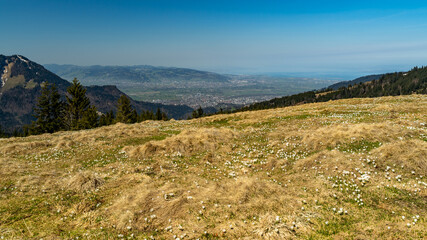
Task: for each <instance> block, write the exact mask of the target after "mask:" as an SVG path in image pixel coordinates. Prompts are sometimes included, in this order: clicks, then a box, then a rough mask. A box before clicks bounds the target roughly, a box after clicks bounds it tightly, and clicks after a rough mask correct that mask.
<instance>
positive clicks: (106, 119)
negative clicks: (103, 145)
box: [99, 110, 115, 126]
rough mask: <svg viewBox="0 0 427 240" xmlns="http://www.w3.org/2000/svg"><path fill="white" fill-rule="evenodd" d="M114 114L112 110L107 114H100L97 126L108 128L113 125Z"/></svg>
mask: <svg viewBox="0 0 427 240" xmlns="http://www.w3.org/2000/svg"><path fill="white" fill-rule="evenodd" d="M114 119H115V117H114V112H113V110H111V111H109V112H107V113H106V114H102V115H101V117H100V118H99V126H108V125H111V124H113V123H114Z"/></svg>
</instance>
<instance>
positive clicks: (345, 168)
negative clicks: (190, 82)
mask: <svg viewBox="0 0 427 240" xmlns="http://www.w3.org/2000/svg"><path fill="white" fill-rule="evenodd" d="M426 156H427V96H426V95H411V96H399V97H382V98H369V99H346V100H339V101H330V102H326V103H316V104H305V105H300V106H294V107H287V108H279V109H271V110H263V111H254V112H242V113H236V114H230V115H216V116H211V117H205V118H201V119H193V120H187V121H168V122H157V121H149V122H143V123H139V124H133V125H125V124H116V125H113V126H107V127H102V128H97V129H93V130H85V131H78V132H59V133H55V134H45V135H40V136H31V137H27V138H10V139H1V140H0V179H1V181H0V238H1V239H40V238H43V239H58V238H64V239H145V238H147V239H151V238H154V239H171V238H180V239H197V238H199V239H216V238H221V239H222V238H224V239H237V238H240V239H330V238H334V239H425V238H427V179H426V178H427V176H426V175H427V157H426Z"/></svg>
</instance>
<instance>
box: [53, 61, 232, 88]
mask: <svg viewBox="0 0 427 240" xmlns="http://www.w3.org/2000/svg"><path fill="white" fill-rule="evenodd" d="M45 67H46V68H47V69H48V70H50V71H52V72H54V73H56V74H58V75H59V76H61V77H63V78H65V79H73V78H77V79H81V80H82V81H84V83H85V84H114V85H123V84H131V83H143V82H154V83H161V82H165V81H166V82H170V81H176V82H201V81H202V82H210V83H212V82H228V81H229V80H230V77H227V76H225V75H221V74H217V73H212V72H206V71H199V70H194V69H188V68H174V67H154V66H148V65H140V66H76V65H57V64H46V65H45Z"/></svg>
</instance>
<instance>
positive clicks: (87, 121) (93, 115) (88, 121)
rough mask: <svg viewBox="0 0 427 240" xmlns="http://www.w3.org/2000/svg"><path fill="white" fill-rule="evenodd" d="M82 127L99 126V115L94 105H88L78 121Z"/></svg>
mask: <svg viewBox="0 0 427 240" xmlns="http://www.w3.org/2000/svg"><path fill="white" fill-rule="evenodd" d="M79 123H80V124H79V125H80V126H81V127H82V128H84V129H90V128H96V127H98V126H99V115H98V111H97V110H96V107H95V106H90V107H89V108H88V109H87V110H86V111H85V112H84V113H83V116H82V118H81V119H80V122H79Z"/></svg>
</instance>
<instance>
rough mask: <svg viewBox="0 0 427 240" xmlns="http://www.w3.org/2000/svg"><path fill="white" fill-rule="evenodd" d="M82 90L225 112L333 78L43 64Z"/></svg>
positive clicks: (310, 86) (141, 67)
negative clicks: (109, 89)
mask: <svg viewBox="0 0 427 240" xmlns="http://www.w3.org/2000/svg"><path fill="white" fill-rule="evenodd" d="M45 67H46V68H47V69H49V70H50V71H52V72H54V73H56V74H58V75H59V76H61V77H62V78H64V79H67V80H72V79H73V78H77V79H79V80H80V81H81V82H82V83H83V84H84V85H116V86H117V87H118V88H119V89H120V90H122V91H124V92H125V93H127V94H128V95H129V96H131V97H132V98H134V99H136V100H142V101H150V102H155V103H163V104H186V105H189V106H191V107H198V106H201V107H204V108H206V107H216V108H229V107H239V106H242V105H247V104H250V103H253V102H258V101H264V100H268V99H271V98H275V97H281V96H285V95H291V94H295V93H299V92H303V91H309V90H313V89H318V88H323V87H326V86H329V85H331V84H333V83H335V82H338V81H339V80H337V79H328V78H314V77H310V78H307V77H292V76H284V75H282V74H258V75H241V74H240V75H237V74H218V73H213V72H207V71H200V70H194V69H189V68H174V67H154V66H149V65H140V66H97V65H96V66H76V65H57V64H46V65H45Z"/></svg>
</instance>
